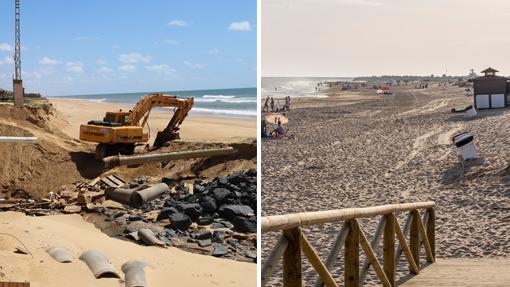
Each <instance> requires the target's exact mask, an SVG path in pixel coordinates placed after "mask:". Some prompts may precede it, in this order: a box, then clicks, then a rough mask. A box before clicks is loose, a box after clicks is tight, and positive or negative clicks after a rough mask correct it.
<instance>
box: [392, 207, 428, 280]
mask: <svg viewBox="0 0 510 287" xmlns="http://www.w3.org/2000/svg"><path fill="white" fill-rule="evenodd" d="M389 216H391V218H393V221H394V223H395V233H396V234H397V237H398V241H399V245H400V247H402V250H403V251H404V255H405V256H406V259H407V262H408V263H409V267H410V269H411V273H413V274H418V273H420V270H419V269H418V267H417V266H416V262H415V261H414V258H413V254H411V250H410V249H409V246H407V243H406V238H405V235H404V233H403V232H402V229H400V226H399V225H398V221H397V218H396V217H395V216H394V215H393V214H391V213H390V215H389ZM395 265H396V264H395Z"/></svg>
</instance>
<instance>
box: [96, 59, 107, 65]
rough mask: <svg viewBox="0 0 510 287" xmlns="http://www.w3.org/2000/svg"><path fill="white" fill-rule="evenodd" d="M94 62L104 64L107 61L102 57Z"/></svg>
mask: <svg viewBox="0 0 510 287" xmlns="http://www.w3.org/2000/svg"><path fill="white" fill-rule="evenodd" d="M96 63H97V64H99V65H106V64H107V62H106V61H105V60H103V59H97V60H96Z"/></svg>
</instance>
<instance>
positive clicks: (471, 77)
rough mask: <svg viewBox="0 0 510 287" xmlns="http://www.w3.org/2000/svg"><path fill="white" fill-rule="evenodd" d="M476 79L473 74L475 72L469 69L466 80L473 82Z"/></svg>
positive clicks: (475, 75)
mask: <svg viewBox="0 0 510 287" xmlns="http://www.w3.org/2000/svg"><path fill="white" fill-rule="evenodd" d="M477 77H478V75H477V74H476V73H475V70H473V69H471V70H470V71H469V75H468V77H467V78H468V80H474V79H476V78H477Z"/></svg>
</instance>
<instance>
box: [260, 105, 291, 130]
mask: <svg viewBox="0 0 510 287" xmlns="http://www.w3.org/2000/svg"><path fill="white" fill-rule="evenodd" d="M288 111H290V96H287V97H285V103H284V104H283V107H282V108H280V106H279V105H278V99H276V101H275V99H274V98H273V97H267V98H266V100H265V102H264V107H263V108H262V112H265V113H267V112H276V113H280V112H282V116H281V117H279V116H275V117H274V124H276V128H275V129H274V130H272V131H270V132H269V134H268V129H267V128H268V124H269V123H268V121H267V120H266V119H265V118H263V119H262V137H263V138H267V137H273V138H279V137H282V136H284V135H285V134H286V131H285V129H284V128H283V124H282V121H281V119H282V117H287V115H286V114H285V112H288Z"/></svg>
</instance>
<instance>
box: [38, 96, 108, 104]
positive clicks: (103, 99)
mask: <svg viewBox="0 0 510 287" xmlns="http://www.w3.org/2000/svg"><path fill="white" fill-rule="evenodd" d="M47 98H49V99H58V100H71V101H87V102H93V103H103V102H106V101H107V98H101V99H87V98H71V97H47Z"/></svg>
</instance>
